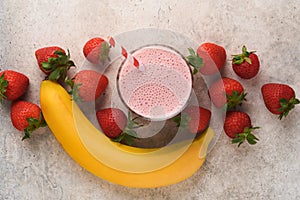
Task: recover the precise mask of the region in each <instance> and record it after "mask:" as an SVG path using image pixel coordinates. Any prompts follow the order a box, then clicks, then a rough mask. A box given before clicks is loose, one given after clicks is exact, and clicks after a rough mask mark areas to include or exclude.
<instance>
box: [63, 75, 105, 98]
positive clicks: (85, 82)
mask: <svg viewBox="0 0 300 200" xmlns="http://www.w3.org/2000/svg"><path fill="white" fill-rule="evenodd" d="M67 83H68V84H69V85H70V86H71V88H72V91H71V92H70V93H71V94H72V95H73V98H74V99H75V100H79V101H80V100H83V101H86V102H89V101H94V100H96V99H97V98H98V97H99V96H100V95H101V94H102V93H103V91H104V90H105V88H106V87H107V85H108V79H107V77H106V76H105V75H103V74H100V73H98V72H96V71H94V70H82V71H80V72H78V73H77V74H76V75H75V76H74V78H73V80H71V81H67Z"/></svg>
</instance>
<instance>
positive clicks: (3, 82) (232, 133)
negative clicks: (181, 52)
mask: <svg viewBox="0 0 300 200" xmlns="http://www.w3.org/2000/svg"><path fill="white" fill-rule="evenodd" d="M109 51H110V45H109V44H108V43H107V42H106V41H105V40H104V39H102V38H98V37H97V38H92V39H90V40H89V41H87V42H86V44H85V45H84V47H83V54H84V56H85V57H86V58H87V60H88V61H90V62H91V63H93V64H101V63H104V62H106V61H107V60H108V55H109ZM189 51H190V55H189V56H187V57H186V59H187V61H188V62H189V64H190V65H191V66H192V67H194V74H196V73H198V72H199V73H201V74H203V75H213V74H216V73H220V71H221V69H222V68H223V66H224V65H225V62H226V51H225V49H224V48H223V47H221V46H219V45H216V44H213V43H203V44H201V45H200V46H199V47H198V49H197V52H195V51H194V50H193V49H189ZM35 57H36V59H37V63H38V66H39V68H40V69H41V70H42V71H43V72H44V73H45V75H46V76H47V79H49V80H52V81H57V82H61V81H62V82H63V83H66V85H67V86H69V87H70V91H69V93H70V94H71V95H72V97H73V100H75V101H85V102H91V101H95V100H96V99H97V98H98V97H100V96H101V94H102V93H103V92H104V90H105V89H106V87H107V85H108V83H109V80H108V79H107V77H106V76H105V75H103V74H101V73H98V72H97V71H95V70H81V71H79V72H78V73H77V74H75V76H74V77H72V78H69V75H68V70H69V69H70V68H71V67H76V66H75V63H74V62H73V61H72V60H70V52H69V51H67V53H66V52H65V51H64V50H63V49H62V48H60V47H57V46H50V47H44V48H41V49H38V50H37V51H36V52H35ZM232 68H233V70H234V72H235V73H236V74H237V75H238V76H239V77H241V78H243V79H251V78H253V77H255V76H256V75H257V74H258V71H259V68H260V62H259V59H258V56H257V55H256V54H255V52H253V51H251V52H248V51H247V49H246V47H245V46H244V47H243V48H242V53H241V54H238V55H234V56H233V58H232ZM28 86H29V79H28V77H27V76H26V75H24V74H22V73H19V72H16V71H13V70H5V71H2V72H0V99H1V101H2V99H5V100H8V101H13V103H12V104H11V121H12V124H13V126H14V127H15V128H16V129H18V130H21V131H24V132H25V136H24V137H23V138H22V139H26V138H29V137H30V134H31V133H32V132H33V131H34V130H36V129H37V128H39V127H42V126H46V122H45V120H44V118H43V115H42V112H41V109H40V107H39V106H38V105H36V104H34V103H32V102H27V101H24V100H21V97H22V95H23V94H24V93H25V92H26V90H27V88H28ZM261 92H262V96H263V99H264V102H265V105H266V107H267V109H268V110H269V111H270V112H272V113H274V114H276V115H279V118H280V119H282V117H286V116H287V114H288V113H289V111H290V110H291V109H293V108H294V106H295V105H296V104H299V103H300V101H299V100H298V99H296V97H295V92H294V90H293V89H292V88H291V87H290V86H288V85H285V84H280V83H267V84H265V85H263V87H262V88H261ZM208 93H209V96H210V98H211V101H212V102H213V104H214V105H215V106H216V107H217V108H220V109H224V108H225V109H226V110H227V113H226V117H225V122H224V131H225V133H226V134H227V135H228V136H229V137H230V138H232V139H233V140H232V142H233V143H238V145H241V144H242V143H243V142H244V141H248V143H249V144H255V143H256V142H257V140H258V138H257V137H256V136H254V135H253V134H252V133H251V132H252V131H253V130H254V129H257V128H258V127H253V126H252V124H251V119H250V117H249V115H248V114H247V113H245V112H242V111H234V110H232V109H233V108H235V107H236V106H238V105H241V104H242V102H243V101H244V100H245V96H246V93H245V92H244V88H243V86H242V84H241V83H240V82H238V81H237V80H234V79H232V78H229V77H222V78H221V79H218V80H216V81H215V82H213V83H212V84H211V85H210V86H209V89H208ZM96 116H97V119H98V122H99V125H100V127H101V128H102V131H103V133H104V134H105V135H107V136H108V137H109V138H111V139H113V140H115V141H122V140H125V141H126V142H127V143H129V142H130V140H131V139H132V137H136V134H135V132H134V130H133V129H134V128H136V127H139V125H137V124H136V122H135V121H134V119H130V118H131V117H130V116H126V115H125V114H124V113H123V111H121V110H120V109H118V108H105V109H100V110H98V111H97V112H96ZM210 119H211V111H210V110H208V109H206V108H203V107H197V106H191V107H187V108H186V109H185V110H184V111H183V112H182V113H181V114H180V115H179V116H176V117H175V118H174V121H175V122H177V123H178V125H180V126H181V127H184V126H186V127H188V128H189V131H190V132H191V133H194V134H199V133H201V132H203V131H205V130H206V128H207V127H208V126H209V123H210Z"/></svg>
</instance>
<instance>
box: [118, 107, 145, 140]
mask: <svg viewBox="0 0 300 200" xmlns="http://www.w3.org/2000/svg"><path fill="white" fill-rule="evenodd" d="M137 118H138V117H135V118H133V119H132V118H131V114H130V111H129V112H128V117H127V119H128V120H127V124H126V127H125V128H124V130H123V132H122V133H121V134H120V135H119V136H118V137H116V138H113V139H112V140H113V141H115V142H122V141H124V143H125V144H127V145H132V142H133V139H139V138H138V135H137V133H136V131H135V130H134V129H137V128H140V127H142V126H143V125H142V124H138V123H137V122H136V121H135V120H136V119H137Z"/></svg>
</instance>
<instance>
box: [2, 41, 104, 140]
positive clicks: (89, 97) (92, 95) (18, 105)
mask: <svg viewBox="0 0 300 200" xmlns="http://www.w3.org/2000/svg"><path fill="white" fill-rule="evenodd" d="M95 41H96V43H95ZM97 42H98V43H97ZM102 42H103V40H102V39H101V40H99V39H98V38H96V39H94V40H91V41H89V42H88V43H86V44H85V46H84V49H83V53H84V55H85V56H87V55H89V59H93V58H92V57H91V55H93V54H95V53H98V57H99V55H100V51H104V45H102ZM106 44H107V43H106ZM95 47H97V48H95ZM92 50H94V51H93V53H91V54H90V52H92ZM105 50H106V51H105V55H108V52H107V49H105ZM101 55H104V54H103V53H102V54H101ZM105 55H104V56H105ZM35 57H36V59H37V63H38V66H39V68H40V69H41V70H42V71H43V72H44V73H45V75H46V76H47V77H46V78H47V79H49V80H52V81H58V82H61V81H62V82H65V83H66V84H67V85H69V86H70V87H71V90H70V91H69V93H70V94H73V99H74V100H77V101H86V102H89V101H94V100H95V99H96V98H98V97H99V96H100V95H101V94H102V92H103V91H104V90H105V88H106V87H107V85H108V79H107V77H105V76H104V75H102V74H100V73H98V72H97V71H94V70H82V71H80V72H78V73H77V74H76V75H75V76H74V77H73V78H69V77H68V73H67V72H68V70H69V69H70V68H71V67H75V64H74V62H73V61H72V60H70V53H69V51H68V52H67V53H66V52H65V51H64V50H63V49H62V48H60V47H58V46H49V47H44V48H40V49H38V50H36V51H35ZM102 58H104V57H103V56H102V57H101V58H99V59H102ZM99 61H102V60H99ZM94 62H96V61H94ZM28 86H29V78H28V77H27V76H26V75H24V74H22V73H20V72H17V71H14V70H4V71H1V72H0V100H1V102H2V101H3V100H6V101H12V103H11V109H10V115H11V122H12V124H13V126H14V127H15V128H16V129H18V130H20V131H24V132H25V135H24V137H23V138H22V140H24V139H26V138H30V135H31V133H32V132H33V131H34V130H36V129H38V128H39V127H43V126H46V122H45V120H44V118H43V115H42V112H41V108H40V107H39V106H38V105H37V104H35V103H32V102H29V101H25V100H23V98H22V96H23V95H24V94H25V93H26V91H27V89H28Z"/></svg>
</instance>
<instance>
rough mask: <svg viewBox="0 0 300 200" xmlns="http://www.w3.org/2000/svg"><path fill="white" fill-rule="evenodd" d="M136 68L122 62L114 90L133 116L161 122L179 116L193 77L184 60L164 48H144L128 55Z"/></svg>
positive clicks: (150, 46)
mask: <svg viewBox="0 0 300 200" xmlns="http://www.w3.org/2000/svg"><path fill="white" fill-rule="evenodd" d="M132 56H134V57H135V58H136V59H137V60H138V61H139V65H140V67H139V68H137V67H135V66H134V65H133V64H132V63H131V62H129V61H128V60H125V61H124V62H123V63H122V64H121V66H120V68H119V71H118V75H117V89H118V93H119V95H120V97H121V100H122V101H123V103H124V104H125V105H126V106H127V107H128V108H129V109H130V110H131V111H132V112H134V113H135V114H137V115H139V116H141V117H143V118H145V119H148V120H151V121H163V120H167V119H170V118H172V117H174V116H176V115H177V114H179V113H180V112H181V111H182V110H183V109H184V108H185V106H186V105H187V102H188V100H189V98H190V96H191V92H192V82H193V75H192V72H191V69H190V66H189V65H188V64H187V62H186V60H185V59H184V57H183V56H182V55H181V54H180V53H179V52H177V51H176V50H174V49H172V48H171V47H168V46H164V45H148V46H144V47H142V48H139V49H137V50H135V51H134V52H133V53H132Z"/></svg>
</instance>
